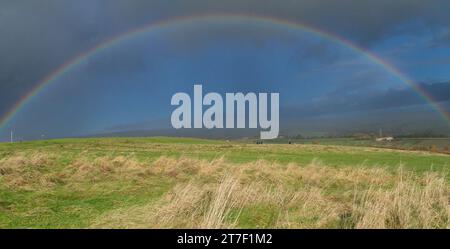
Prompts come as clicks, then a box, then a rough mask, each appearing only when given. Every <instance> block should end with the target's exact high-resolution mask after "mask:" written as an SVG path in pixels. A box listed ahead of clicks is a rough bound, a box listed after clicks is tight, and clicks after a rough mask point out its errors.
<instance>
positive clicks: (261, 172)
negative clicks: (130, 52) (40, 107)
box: [0, 152, 450, 228]
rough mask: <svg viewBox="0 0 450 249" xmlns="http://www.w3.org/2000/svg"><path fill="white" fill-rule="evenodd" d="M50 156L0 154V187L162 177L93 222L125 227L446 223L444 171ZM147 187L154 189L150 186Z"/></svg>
mask: <svg viewBox="0 0 450 249" xmlns="http://www.w3.org/2000/svg"><path fill="white" fill-rule="evenodd" d="M57 159H58V156H57V155H55V154H51V153H40V152H35V153H28V154H25V153H16V154H12V155H9V156H7V157H4V158H2V159H0V185H1V186H2V187H4V188H10V189H19V190H20V189H23V190H28V191H37V190H38V191H40V190H46V189H51V188H54V187H55V186H67V187H69V188H73V189H77V190H78V191H90V190H89V188H85V189H83V188H81V187H79V186H95V184H97V183H101V182H103V181H109V182H118V183H120V182H121V181H124V180H126V181H127V182H130V184H136V185H139V184H141V183H142V182H145V181H150V180H151V179H162V180H164V181H166V182H168V183H170V184H171V185H172V186H173V187H172V189H171V190H170V191H169V192H167V193H166V194H164V195H163V196H162V197H161V198H160V199H158V200H157V201H153V202H149V203H147V204H142V205H135V206H131V207H121V208H116V209H114V210H113V211H109V212H107V213H104V214H103V215H102V216H100V217H98V218H97V219H96V220H95V221H94V222H93V224H92V226H93V227H124V228H131V227H134V228H146V227H153V228H175V227H177V228H178V227H182V228H183V227H184V228H234V227H276V228H448V227H449V224H450V203H449V202H450V191H449V190H450V188H449V183H448V179H447V177H446V175H445V174H443V173H439V172H427V173H423V174H418V173H414V172H412V171H408V170H406V166H403V167H399V169H398V170H394V171H392V170H387V169H384V168H377V167H372V168H369V167H364V166H361V165H360V166H358V165H356V166H352V167H340V168H334V167H329V166H327V165H324V164H323V163H321V162H320V160H313V161H312V162H311V163H310V164H308V165H303V166H299V165H296V164H292V163H291V164H288V165H281V164H277V163H270V162H267V161H255V162H251V163H244V164H232V163H229V162H227V161H226V160H224V159H223V158H218V159H215V160H210V161H206V160H197V159H192V158H185V157H182V158H169V157H160V158H159V159H157V160H156V161H153V162H151V163H149V162H141V161H138V160H136V159H135V158H133V156H103V157H97V158H89V157H87V156H80V157H78V158H77V159H75V160H74V161H73V162H71V163H69V164H67V165H59V164H58V160H57ZM149 191H151V190H149Z"/></svg>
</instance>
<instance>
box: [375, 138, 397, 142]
mask: <svg viewBox="0 0 450 249" xmlns="http://www.w3.org/2000/svg"><path fill="white" fill-rule="evenodd" d="M392 140H394V138H393V137H379V138H376V139H375V141H377V142H383V141H387V142H390V141H392Z"/></svg>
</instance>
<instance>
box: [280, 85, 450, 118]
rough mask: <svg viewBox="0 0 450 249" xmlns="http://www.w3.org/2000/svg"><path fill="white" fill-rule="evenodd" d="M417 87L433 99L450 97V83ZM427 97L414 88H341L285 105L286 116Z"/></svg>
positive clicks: (408, 103)
mask: <svg viewBox="0 0 450 249" xmlns="http://www.w3.org/2000/svg"><path fill="white" fill-rule="evenodd" d="M418 88H419V89H421V91H422V92H425V93H426V95H427V96H431V98H432V99H433V101H434V102H445V101H449V100H450V82H439V83H429V84H426V83H421V84H419V85H418ZM424 102H425V100H424V99H423V98H421V97H419V95H418V94H417V92H414V91H413V90H412V89H411V88H401V89H389V90H385V91H372V92H366V91H365V92H364V94H361V92H360V91H358V90H356V91H346V92H344V91H339V92H332V93H331V94H330V95H327V96H324V97H323V98H320V99H316V100H314V101H310V102H307V103H303V104H302V105H301V106H298V107H293V106H291V107H286V108H283V113H284V115H285V116H292V113H296V114H298V116H299V117H305V116H319V115H325V114H336V113H345V112H354V111H369V110H378V109H389V108H395V107H407V106H413V105H420V104H423V103H424Z"/></svg>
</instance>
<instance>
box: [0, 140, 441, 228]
mask: <svg viewBox="0 0 450 249" xmlns="http://www.w3.org/2000/svg"><path fill="white" fill-rule="evenodd" d="M17 153H22V154H24V155H31V154H33V153H50V154H57V155H58V156H57V157H56V158H55V161H54V162H53V163H52V164H51V165H47V166H45V167H42V168H39V169H37V170H38V171H39V172H41V173H43V174H44V173H45V174H52V173H55V174H57V173H62V172H66V170H67V169H66V168H67V166H68V165H70V164H72V163H73V162H74V161H75V160H76V159H77V158H79V157H81V156H83V157H86V158H90V159H91V160H92V161H94V160H95V159H96V158H99V157H103V156H108V157H116V156H127V157H128V156H132V157H133V158H136V159H137V160H138V161H139V162H143V163H149V164H150V163H151V162H153V161H154V160H155V159H157V158H159V157H161V156H168V157H191V158H195V159H206V160H212V159H215V158H219V157H221V156H223V157H224V158H225V159H226V160H227V161H229V162H232V163H246V162H253V161H255V160H259V159H263V160H267V161H269V162H278V163H281V164H287V163H290V162H294V163H297V164H298V165H306V164H308V163H310V162H311V161H312V160H313V159H318V160H320V161H322V162H323V163H324V164H325V165H327V166H330V167H343V166H351V167H360V166H365V167H385V168H389V169H395V168H397V167H398V166H399V165H400V164H402V165H404V166H405V167H406V168H407V169H410V170H413V171H417V172H423V171H426V170H430V169H433V170H443V169H444V170H445V169H446V168H447V166H448V165H449V164H450V156H448V155H444V154H437V153H428V152H409V151H400V150H391V149H374V148H366V147H352V146H336V145H332V144H330V145H324V144H323V142H322V144H320V145H297V144H296V145H288V144H264V145H256V144H246V143H242V142H229V141H222V140H207V139H193V138H166V137H155V138H86V139H57V140H46V141H32V142H20V143H0V160H2V159H4V158H7V157H9V156H12V155H15V154H17ZM175 184H176V182H175V181H174V179H172V178H170V177H158V176H148V177H145V178H142V179H139V181H138V182H136V180H133V179H130V180H127V179H122V180H120V181H118V180H117V179H116V178H109V177H108V176H99V177H98V179H96V180H94V181H93V180H92V179H91V180H89V181H88V180H86V181H83V180H80V181H79V182H76V184H75V185H71V184H67V183H64V182H62V183H57V184H56V186H54V187H51V188H41V187H39V186H38V185H30V186H32V187H33V188H27V189H23V188H17V189H14V188H11V187H6V186H5V184H4V182H3V180H2V176H1V174H0V227H2V228H8V227H9V228H77V227H88V226H89V225H90V224H91V222H92V221H94V220H95V219H96V218H97V217H99V216H100V215H102V214H104V213H106V212H108V211H111V210H114V209H117V208H126V207H131V206H136V205H144V204H146V203H152V202H155V201H156V200H158V199H159V198H160V197H161V196H162V195H164V194H165V193H167V191H169V190H170V189H171V188H172V187H173V186H174V185H175ZM34 187H35V188H34ZM274 210H276V209H274V208H273V207H271V206H255V207H246V208H245V209H244V210H242V212H241V218H240V220H239V222H240V223H239V226H240V227H270V226H271V225H272V224H274V222H275V218H276V215H277V214H276V212H275V211H274ZM313 218H314V217H311V219H313Z"/></svg>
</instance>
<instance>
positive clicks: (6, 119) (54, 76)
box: [0, 14, 450, 130]
mask: <svg viewBox="0 0 450 249" xmlns="http://www.w3.org/2000/svg"><path fill="white" fill-rule="evenodd" d="M217 20H220V21H227V20H228V21H231V20H232V21H242V22H260V23H262V24H266V25H271V26H275V27H276V26H279V27H285V28H291V29H296V30H301V31H303V32H307V33H312V34H314V35H317V36H319V37H321V38H324V39H327V40H330V41H333V42H336V43H338V44H340V45H342V46H345V47H347V48H349V49H351V50H353V51H354V52H356V53H358V54H361V55H363V56H365V57H366V58H367V59H368V60H370V61H372V62H373V63H375V64H377V65H380V66H382V67H383V68H384V69H385V70H387V71H388V72H389V73H391V74H392V75H393V76H395V77H396V78H398V79H399V80H401V81H402V82H404V83H406V84H408V85H409V86H410V87H411V88H412V89H413V90H414V91H415V92H416V93H417V94H418V95H419V96H420V97H422V98H423V99H424V100H425V101H426V102H428V103H429V104H430V105H431V106H432V107H433V109H435V110H436V111H437V112H438V113H439V114H440V115H441V116H442V117H443V119H444V120H446V122H447V123H449V124H450V115H449V114H448V113H447V112H446V111H445V110H444V109H443V108H442V107H441V106H440V105H439V104H438V103H436V101H434V100H433V98H432V97H431V96H430V95H429V94H428V93H427V92H425V91H424V90H422V89H421V88H420V87H419V86H418V85H417V84H415V83H414V82H413V81H412V80H410V79H408V78H407V77H406V76H405V75H404V74H402V73H401V72H400V71H399V70H398V69H396V68H395V67H394V66H392V65H390V64H389V63H388V62H386V61H384V60H383V59H381V58H380V57H378V56H377V55H375V54H373V53H371V52H369V51H367V50H365V49H363V48H361V47H358V46H357V45H355V44H353V43H352V42H350V41H348V40H346V39H344V38H342V37H339V36H337V35H335V34H331V33H329V32H326V31H324V30H320V29H318V28H315V27H312V26H311V25H304V24H301V23H297V22H292V21H289V20H284V19H278V18H274V17H268V16H258V15H249V14H208V15H196V16H186V17H178V18H173V19H168V20H163V21H160V22H155V23H150V24H148V25H144V26H142V27H139V28H136V29H133V30H131V31H128V32H125V33H122V34H120V35H117V36H114V37H112V38H110V39H107V40H105V41H103V42H101V43H99V44H98V45H97V46H94V47H92V48H90V49H88V50H86V51H84V52H82V53H80V54H79V55H77V56H75V57H73V58H72V59H70V60H68V61H67V62H66V63H64V64H62V65H60V66H59V67H58V68H56V69H55V70H54V71H53V72H52V73H51V74H49V75H48V76H47V77H45V78H43V79H42V80H41V81H39V82H38V83H37V84H36V85H35V86H34V87H33V88H32V89H31V90H30V91H29V92H28V93H27V94H25V95H23V96H22V97H21V98H20V99H19V100H18V101H17V102H16V103H15V104H14V105H13V106H12V108H10V110H9V111H8V112H7V113H6V114H5V115H3V117H1V119H0V130H1V129H3V128H4V127H5V126H6V125H7V124H9V123H10V122H11V121H12V119H13V118H14V117H15V116H16V115H17V113H19V112H20V111H21V110H22V109H23V108H24V106H26V105H27V103H29V102H30V101H31V100H32V99H33V98H34V97H35V96H36V95H38V94H39V93H40V92H41V91H42V90H43V89H44V88H45V87H46V86H48V85H50V84H51V83H52V82H55V81H57V80H58V79H59V78H61V77H62V76H63V75H64V74H66V73H67V72H69V71H70V70H71V69H73V68H75V67H77V66H78V65H80V64H81V63H83V62H84V61H86V60H87V59H89V58H90V57H91V56H94V55H96V54H98V53H100V52H102V51H104V50H106V49H108V48H109V47H112V46H114V45H116V44H118V43H122V42H125V41H127V40H130V39H133V38H135V37H138V36H140V35H142V34H145V33H148V32H154V31H157V30H161V29H165V28H169V27H172V26H176V25H180V24H185V23H194V22H205V21H217Z"/></svg>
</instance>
